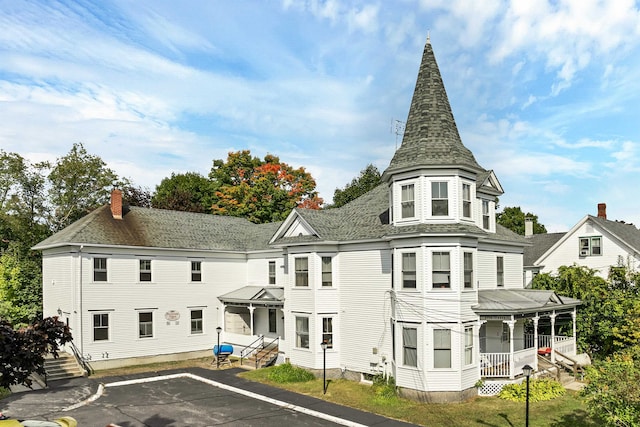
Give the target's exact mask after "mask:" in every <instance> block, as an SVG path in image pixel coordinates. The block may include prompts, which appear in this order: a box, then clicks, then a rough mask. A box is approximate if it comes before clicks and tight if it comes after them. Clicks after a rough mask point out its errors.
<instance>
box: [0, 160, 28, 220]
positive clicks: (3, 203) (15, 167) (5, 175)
mask: <svg viewBox="0 0 640 427" xmlns="http://www.w3.org/2000/svg"><path fill="white" fill-rule="evenodd" d="M25 169H26V161H25V159H24V158H23V157H22V156H21V155H19V154H17V153H7V152H5V151H4V150H0V212H6V211H7V210H8V206H7V204H8V202H9V201H10V200H11V198H12V195H13V194H15V192H17V191H18V187H19V185H20V180H21V178H22V175H23V174H24V173H25Z"/></svg>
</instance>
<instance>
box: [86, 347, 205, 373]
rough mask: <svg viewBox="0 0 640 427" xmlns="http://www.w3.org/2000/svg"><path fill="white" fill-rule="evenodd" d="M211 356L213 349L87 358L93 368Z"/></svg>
mask: <svg viewBox="0 0 640 427" xmlns="http://www.w3.org/2000/svg"><path fill="white" fill-rule="evenodd" d="M201 357H210V358H211V360H213V353H212V352H211V350H200V351H188V352H184V353H171V354H160V355H157V356H142V357H129V358H124V359H101V360H87V363H88V364H89V366H91V368H92V369H93V370H96V371H99V370H102V369H115V368H123V367H127V366H136V365H148V364H151V363H163V362H177V361H181V360H188V359H197V358H201Z"/></svg>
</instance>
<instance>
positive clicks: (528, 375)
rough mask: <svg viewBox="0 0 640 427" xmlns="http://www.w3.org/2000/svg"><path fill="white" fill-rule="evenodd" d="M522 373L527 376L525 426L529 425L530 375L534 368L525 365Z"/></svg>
mask: <svg viewBox="0 0 640 427" xmlns="http://www.w3.org/2000/svg"><path fill="white" fill-rule="evenodd" d="M522 373H523V374H524V376H525V377H527V397H526V399H527V412H526V413H525V421H524V425H525V427H529V377H530V376H531V374H532V373H533V368H532V367H531V366H529V365H524V366H523V367H522Z"/></svg>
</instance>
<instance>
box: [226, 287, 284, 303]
mask: <svg viewBox="0 0 640 427" xmlns="http://www.w3.org/2000/svg"><path fill="white" fill-rule="evenodd" d="M218 299H219V300H220V301H222V302H223V303H224V304H235V305H238V304H241V305H264V306H270V307H274V306H279V307H282V306H284V288H280V287H277V286H244V287H242V288H240V289H236V290H235V291H232V292H229V293H226V294H224V295H220V296H219V297H218Z"/></svg>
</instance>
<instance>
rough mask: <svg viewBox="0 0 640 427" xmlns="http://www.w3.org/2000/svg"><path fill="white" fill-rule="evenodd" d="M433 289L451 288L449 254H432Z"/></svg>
mask: <svg viewBox="0 0 640 427" xmlns="http://www.w3.org/2000/svg"><path fill="white" fill-rule="evenodd" d="M432 258H433V287H434V288H450V287H451V259H450V258H451V254H450V253H449V252H434V253H433V257H432Z"/></svg>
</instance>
